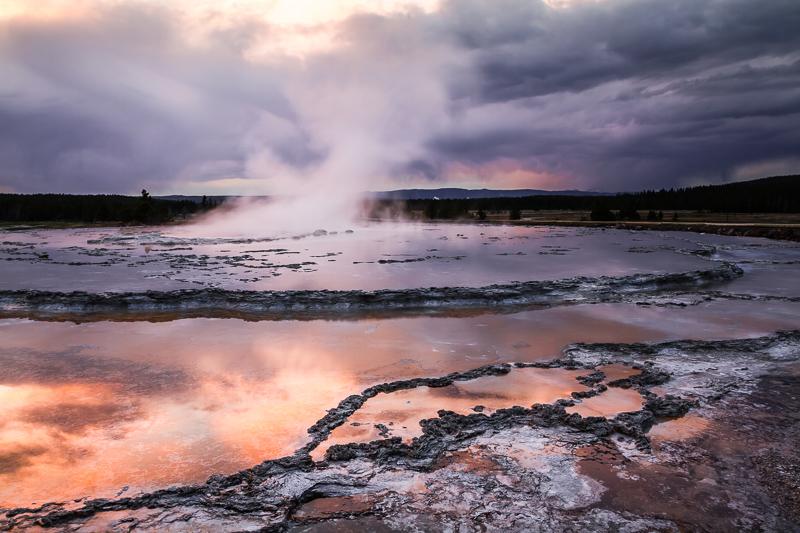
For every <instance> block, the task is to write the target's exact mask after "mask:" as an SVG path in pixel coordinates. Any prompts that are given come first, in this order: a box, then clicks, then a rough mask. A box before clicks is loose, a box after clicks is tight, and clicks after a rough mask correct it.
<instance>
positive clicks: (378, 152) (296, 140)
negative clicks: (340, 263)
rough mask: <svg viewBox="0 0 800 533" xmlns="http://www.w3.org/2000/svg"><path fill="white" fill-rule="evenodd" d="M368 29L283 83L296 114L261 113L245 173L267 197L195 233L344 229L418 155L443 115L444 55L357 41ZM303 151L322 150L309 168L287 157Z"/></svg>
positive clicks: (241, 204) (248, 145) (408, 44)
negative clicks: (370, 195)
mask: <svg viewBox="0 0 800 533" xmlns="http://www.w3.org/2000/svg"><path fill="white" fill-rule="evenodd" d="M368 31H369V30H368V29H365V28H359V27H354V28H350V32H349V33H348V35H350V36H351V38H353V39H358V40H359V43H358V46H344V47H343V48H342V49H339V50H337V51H336V52H332V53H330V54H326V55H324V56H315V57H314V58H312V59H309V60H308V61H307V62H306V64H305V65H304V67H303V68H302V69H296V70H294V71H293V72H292V75H291V76H288V77H287V79H285V80H284V85H283V87H282V91H283V94H284V95H285V97H286V99H287V100H288V101H289V103H290V104H291V109H292V113H293V114H292V116H291V117H290V118H285V117H276V116H274V115H271V114H269V113H263V114H262V116H261V119H260V120H259V122H258V124H257V126H256V127H254V128H253V129H252V130H251V131H250V132H249V133H248V135H247V139H246V140H245V142H244V143H243V146H244V150H245V151H246V152H247V153H248V158H247V165H246V173H247V175H248V177H249V178H254V179H257V180H262V181H263V182H264V183H265V184H267V191H266V194H267V195H269V196H270V200H269V201H255V200H241V201H238V202H237V203H236V204H235V205H234V207H235V208H234V209H232V210H221V211H220V212H219V213H217V214H212V215H211V216H210V217H208V218H207V219H205V220H203V221H201V222H200V223H199V224H198V225H197V227H196V229H197V230H198V231H201V232H203V233H207V234H214V235H217V236H231V235H246V236H250V237H256V236H258V237H268V236H271V235H279V234H287V233H288V234H297V233H304V232H309V231H314V230H316V229H326V230H340V229H342V228H343V227H345V226H350V225H352V224H353V223H354V222H355V220H356V218H358V213H359V208H360V207H362V206H363V201H364V192H365V191H368V190H374V189H375V188H376V185H377V186H379V187H380V186H381V185H384V186H385V185H386V184H388V180H390V179H392V178H393V177H396V176H397V174H398V169H402V168H405V167H406V166H407V164H408V163H409V162H410V161H413V160H415V159H417V158H419V157H420V156H421V154H423V153H424V147H423V145H422V143H423V140H424V139H426V138H430V135H431V133H432V132H435V131H436V130H437V128H440V127H442V125H443V124H444V123H445V122H446V120H447V116H448V114H447V101H448V99H447V92H446V85H447V84H446V79H445V78H446V76H445V75H444V72H445V70H446V68H445V67H446V66H447V63H448V61H449V58H450V57H451V56H450V54H449V51H448V49H447V48H446V47H444V46H442V47H431V46H423V45H415V44H414V42H415V41H414V39H411V38H409V36H408V35H407V34H405V33H403V34H401V36H402V39H403V40H402V42H400V41H398V42H394V41H392V40H391V39H388V40H386V39H384V40H378V39H375V36H374V35H362V33H363V32H368ZM384 37H385V34H384ZM419 42H423V40H422V39H420V40H419ZM351 44H352V43H351ZM301 147H303V149H305V150H306V151H313V152H314V153H315V154H318V157H317V158H316V160H315V161H314V162H313V163H311V164H303V165H297V164H292V162H291V161H290V160H288V159H287V157H286V156H285V154H286V153H287V152H288V153H292V151H293V150H295V151H297V150H299V149H300V148H301Z"/></svg>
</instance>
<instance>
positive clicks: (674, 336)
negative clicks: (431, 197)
mask: <svg viewBox="0 0 800 533" xmlns="http://www.w3.org/2000/svg"><path fill="white" fill-rule="evenodd" d="M185 231H186V230H183V229H180V228H179V229H176V228H164V229H160V230H157V231H143V230H139V229H133V230H119V229H108V230H96V229H92V230H63V231H61V230H58V231H57V230H20V231H9V232H3V233H2V235H1V236H0V241H2V242H3V244H2V250H1V251H0V259H2V260H0V273H2V274H3V276H0V293H2V295H1V296H2V298H0V300H1V301H0V304H1V305H0V312H2V313H3V315H4V316H6V317H16V318H5V319H2V320H0V336H1V337H2V341H3V342H2V345H0V402H2V405H3V406H4V410H3V411H2V413H0V507H5V508H7V511H6V512H5V513H4V514H0V527H3V526H5V527H9V528H27V527H29V526H32V525H34V524H38V525H40V526H41V525H44V526H47V525H51V526H53V527H68V528H78V529H80V528H86V529H87V530H90V529H92V528H94V529H97V530H106V529H112V530H114V529H120V530H121V529H127V528H129V527H130V526H131V525H134V526H138V527H139V528H141V529H145V530H147V529H150V530H164V529H167V530H192V529H197V528H203V527H205V528H208V529H214V530H218V529H222V530H242V529H258V528H265V527H267V528H270V527H274V528H286V527H294V526H296V527H301V528H313V527H315V524H316V525H317V526H319V527H323V528H325V527H333V526H335V525H336V524H339V522H341V520H342V519H343V517H347V516H356V517H358V518H357V519H356V520H355V521H354V522H351V525H352V526H353V527H355V528H356V529H359V528H368V529H375V528H379V527H384V528H390V529H398V530H406V529H408V528H415V527H416V528H418V529H430V528H432V527H434V525H436V524H439V525H441V524H446V525H448V526H449V527H454V528H457V527H464V528H467V529H478V528H481V527H489V528H492V527H494V528H501V529H504V530H529V529H531V528H532V527H533V528H535V527H539V528H544V529H550V530H558V529H559V528H561V529H570V528H572V529H587V528H588V529H598V528H599V529H608V528H613V527H626V528H628V529H630V530H633V531H637V530H653V529H660V530H670V529H674V528H679V527H683V528H687V527H688V528H689V529H693V528H703V527H711V526H713V525H714V524H726V526H725V527H731V528H732V527H744V528H755V527H761V528H766V529H783V530H787V529H791V528H793V527H796V525H797V515H796V514H793V513H795V512H796V510H797V502H798V501H800V499H798V497H797V495H798V494H800V493H798V492H797V491H798V487H797V486H796V485H792V476H791V475H789V474H786V473H787V472H788V473H791V472H793V471H795V470H792V469H793V468H796V467H797V465H800V462H798V458H797V457H796V453H795V451H796V450H795V451H793V450H794V448H793V447H792V446H791V445H790V444H789V443H791V442H794V441H793V440H792V439H795V438H796V437H797V436H798V434H800V432H799V431H798V421H797V420H796V413H797V412H798V408H800V405H797V395H796V394H794V393H793V392H792V391H794V392H796V391H797V383H798V381H797V375H798V372H799V370H798V368H799V367H798V366H797V365H798V362H797V361H798V359H799V358H800V349H798V334H797V333H788V334H782V335H776V334H775V332H776V331H779V330H797V329H800V318H798V317H800V281H799V280H800V276H798V269H800V267H798V265H799V264H800V247H798V246H797V245H795V244H791V243H784V242H779V241H766V240H763V239H740V238H730V237H717V236H705V235H695V234H688V233H669V234H664V235H661V234H658V233H633V232H627V231H616V230H605V231H603V230H591V229H561V228H558V229H547V228H535V229H534V228H520V227H513V228H511V227H502V226H464V225H431V226H425V225H421V226H409V227H405V226H389V225H386V226H375V227H366V228H358V227H354V228H353V233H344V232H340V233H338V234H335V235H331V234H329V233H328V234H322V233H321V232H320V233H318V234H317V235H313V234H312V235H308V236H303V237H301V238H297V239H293V238H291V237H289V238H285V239H281V240H280V241H274V242H259V243H253V242H241V241H238V242H237V241H231V240H227V241H218V240H214V239H208V238H203V239H199V238H198V237H196V236H186V235H184V236H183V237H180V238H177V237H176V236H175V235H172V236H170V235H169V233H170V232H172V233H176V232H185ZM481 234H483V235H481ZM443 237H446V239H445V238H443ZM89 241H92V242H89ZM167 248H170V249H167ZM182 248H191V250H187V249H182ZM247 250H251V251H249V252H248V251H247ZM252 250H262V251H260V252H253V251H252ZM265 250H270V251H265ZM289 252H298V253H289ZM339 252H341V253H339ZM247 254H249V256H248V257H243V256H245V255H247ZM257 254H258V255H257ZM326 254H327V255H326ZM298 256H299V257H298ZM312 256H323V257H312ZM284 257H297V259H291V261H292V262H295V261H297V262H298V264H299V263H302V262H306V261H308V262H311V261H313V262H315V263H316V264H315V265H300V266H286V265H285V264H284V265H283V266H276V265H278V261H283V259H282V258H284ZM456 257H460V258H459V259H456ZM363 261H373V262H363ZM381 261H382V262H381ZM89 263H94V264H89ZM265 263H266V264H265ZM287 264H289V263H287ZM254 265H259V266H258V267H256V266H254ZM262 267H263V268H262ZM275 273H278V274H280V275H277V276H275V275H274V274H275ZM250 275H252V276H253V278H247V277H245V276H250ZM581 276H583V277H581ZM601 276H606V277H605V278H602V277H601ZM254 278H257V279H254ZM512 282H519V283H516V284H514V283H512ZM497 284H506V288H505V289H503V290H499V289H497V288H496V287H495V288H494V289H487V288H486V286H490V285H497ZM525 284H528V285H525ZM428 286H438V287H464V288H465V289H464V291H468V292H464V291H462V292H459V293H458V294H460V295H461V296H460V297H465V296H464V295H465V294H466V295H468V296H469V297H470V298H472V299H471V300H469V299H465V300H464V301H462V302H461V303H460V304H459V305H452V304H453V302H452V301H451V298H449V297H450V296H452V295H453V294H454V293H453V292H452V291H445V290H438V293H437V292H436V291H433V292H431V291H429V290H427V289H422V290H420V287H423V288H424V287H428ZM509 286H510V288H509ZM189 288H193V290H192V291H187V290H186V289H189ZM336 289H348V290H349V291H351V292H348V293H347V294H349V295H350V296H348V297H351V298H352V299H353V300H352V302H355V303H353V304H351V307H350V308H349V309H350V312H348V313H342V311H341V307H336V305H339V304H340V303H341V302H339V303H338V304H337V300H340V299H341V298H342V296H343V293H341V292H333V291H334V290H336ZM377 289H395V293H392V294H395V295H396V294H399V295H401V296H402V298H403V299H404V300H403V301H406V302H409V301H410V302H412V303H413V304H414V305H415V306H416V307H413V306H411V307H408V306H407V307H402V306H397V305H396V304H397V302H398V301H399V300H398V299H397V297H396V296H392V298H394V300H392V299H387V298H383V297H382V298H375V297H374V296H369V295H368V294H367V292H368V291H374V290H377ZM175 290H178V291H183V292H180V293H175V292H172V291H175ZM256 290H258V291H260V290H268V291H276V292H275V294H277V296H274V295H273V296H272V297H271V298H273V300H269V301H267V300H264V299H263V298H262V299H261V300H259V299H258V298H256V299H255V300H253V299H246V303H247V305H248V306H249V309H250V313H251V314H249V315H247V314H246V313H245V314H244V315H245V316H244V317H245V318H249V319H251V320H250V321H245V320H240V319H233V318H227V319H223V318H212V317H219V316H227V315H225V314H224V313H221V312H220V308H219V307H217V308H215V307H213V306H209V305H207V304H205V307H204V306H195V307H191V306H192V305H193V303H196V302H197V301H198V300H201V299H203V298H209V295H213V294H222V295H223V296H224V297H223V298H221V299H218V300H217V301H216V303H214V305H218V306H219V305H222V304H225V302H229V301H230V298H233V299H235V298H236V297H237V296H236V295H237V294H238V295H241V294H243V293H241V292H240V291H256ZM295 290H314V291H315V292H314V299H313V300H308V299H306V300H302V299H298V298H296V297H294V296H292V294H294V293H293V291H295ZM459 290H460V289H459ZM75 291H81V292H80V293H75ZM109 291H110V293H111V294H110V295H109V294H103V293H108V292H109ZM146 291H156V292H155V293H153V294H154V295H155V296H153V297H152V298H151V299H150V300H147V302H146V304H147V305H143V304H140V303H137V302H141V301H142V300H141V298H143V296H142V295H143V294H144V293H145V292H146ZM213 291H217V292H216V293H214V292H213ZM514 291H517V292H514ZM525 291H527V292H525ZM122 293H126V294H127V295H126V296H125V297H124V298H126V299H123V298H122V297H121V294H122ZM253 294H259V293H257V292H254V293H253ZM436 294H439V296H436ZM520 294H523V295H525V298H527V299H524V298H522V297H521V296H520ZM177 295H181V296H180V298H178V296H177ZM97 298H101V300H102V302H105V303H103V304H102V305H105V307H103V308H102V312H98V311H97V307H98V306H100V304H98V303H97V302H98V301H99V300H97ZM181 298H183V299H181ZM274 298H283V299H284V300H283V301H284V302H285V301H287V300H286V299H288V301H289V302H290V303H291V305H290V306H285V307H283V308H276V310H275V311H273V312H271V313H269V314H265V315H261V316H260V315H259V314H258V313H257V312H256V311H257V309H256V311H254V310H253V309H255V308H257V307H258V306H259V305H265V302H267V303H269V302H274ZM370 298H372V299H370ZM436 298H438V300H437V299H436ZM365 299H366V300H367V301H369V302H370V306H364V305H363V302H364V301H365ZM153 301H157V302H160V303H159V305H163V306H164V307H163V308H160V309H156V311H158V312H154V307H153V303H152V302H153ZM309 301H310V302H312V303H313V305H316V306H318V307H317V309H316V311H315V313H317V315H315V314H314V313H310V314H308V313H307V314H306V315H303V316H300V318H303V319H304V320H302V321H298V320H275V319H280V318H287V317H288V318H293V317H296V316H297V315H298V314H300V315H302V314H303V311H304V308H303V305H304V303H303V302H305V303H306V304H308V302H309ZM431 301H435V303H436V306H435V309H436V310H437V316H429V314H430V312H431V311H432V309H433V308H432V307H429V306H428V307H426V305H428V304H425V305H423V304H421V303H420V302H423V303H424V302H431ZM109 302H110V303H109ZM220 302H222V304H220ZM387 302H388V303H390V304H391V305H384V304H387ZM414 302H415V303H414ZM464 302H466V303H464ZM520 303H521V304H522V305H520ZM356 304H358V305H356ZM564 304H570V305H564ZM137 305H141V309H139V310H138V311H137V307H136V306H137ZM226 305H227V304H226ZM269 305H272V304H271V303H270V304H269ZM359 305H361V307H359ZM382 305H384V307H385V308H382V307H381V306H382ZM93 306H94V307H93ZM148 306H150V307H148ZM542 307H545V308H542ZM148 309H149V311H148ZM409 310H411V311H413V313H412V315H413V316H406V315H400V313H401V312H404V311H409ZM307 311H308V309H306V312H307ZM228 312H229V313H230V310H229V311H228ZM148 313H149V314H148ZM185 315H188V316H193V317H196V318H190V319H180V318H181V316H185ZM376 315H379V316H380V317H381V318H375V316H376ZM230 316H236V313H230ZM320 316H322V317H324V318H326V319H327V320H320V319H318V318H319V317H320ZM265 317H268V318H270V320H260V321H253V320H252V319H254V318H265ZM30 318H43V319H46V320H47V321H39V320H31V319H30ZM137 318H144V319H147V320H158V322H150V321H136V319H137ZM330 319H338V320H330ZM680 339H689V340H687V341H685V342H672V343H671V344H662V345H658V344H655V345H654V344H652V343H664V342H670V341H676V340H680ZM706 341H707V342H706ZM575 343H600V344H592V345H578V344H575ZM631 343H649V344H644V345H639V344H631ZM487 365H489V366H487ZM531 365H533V366H532V367H531ZM476 369H477V370H476ZM452 373H456V374H452ZM793 394H794V395H793ZM534 403H536V404H545V405H543V406H542V405H540V406H538V407H533V408H532V407H531V406H532V405H533V404H534ZM515 405H516V406H519V407H518V408H516V409H510V410H509V408H511V407H513V406H515ZM579 415H580V416H579ZM592 417H594V418H592ZM376 440H377V442H375V441H376ZM738 441H742V442H746V443H747V446H744V445H742V446H738V445H734V444H731V443H732V442H738ZM293 454H294V455H293ZM307 454H310V455H307ZM286 456H292V458H291V459H284V460H282V461H278V462H269V461H270V460H276V459H279V458H281V457H286ZM312 459H313V460H315V461H317V463H316V464H315V463H312V462H311V461H312ZM262 461H268V462H266V463H263V464H262V465H261V466H259V467H256V468H251V467H253V466H254V465H258V464H259V463H262ZM209 476H215V477H213V478H212V480H211V481H210V482H209V483H208V484H204V483H203V482H204V481H205V480H206V479H207V478H208V477H209ZM787 476H788V477H787ZM186 484H197V485H192V486H188V487H187V485H186ZM170 486H176V487H178V488H175V489H172V490H168V491H166V492H163V491H162V492H155V493H153V492H150V491H158V490H159V489H163V488H164V487H170ZM654 490H657V491H658V492H659V494H664V495H666V496H664V497H661V498H659V499H658V501H657V502H656V501H655V500H654V499H653V498H650V497H645V496H643V495H647V494H652V493H653V491H654ZM98 497H101V498H110V499H111V500H110V501H96V500H92V498H98ZM87 498H88V499H87ZM76 499H80V500H79V501H74V500H76ZM47 502H68V503H64V504H48V505H44V507H41V508H39V506H41V505H43V504H46V503H47ZM17 507H27V508H29V509H28V510H20V509H18V510H12V509H13V508H17ZM340 525H341V524H340ZM337 527H338V526H337ZM436 527H440V526H436Z"/></svg>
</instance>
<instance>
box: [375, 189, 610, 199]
mask: <svg viewBox="0 0 800 533" xmlns="http://www.w3.org/2000/svg"><path fill="white" fill-rule="evenodd" d="M610 194H613V193H602V192H588V191H577V190H566V191H545V190H542V189H460V188H457V187H444V188H440V189H398V190H394V191H377V192H371V193H369V195H370V196H372V197H373V198H377V199H379V200H433V199H439V200H468V199H477V198H524V197H526V196H608V195H610Z"/></svg>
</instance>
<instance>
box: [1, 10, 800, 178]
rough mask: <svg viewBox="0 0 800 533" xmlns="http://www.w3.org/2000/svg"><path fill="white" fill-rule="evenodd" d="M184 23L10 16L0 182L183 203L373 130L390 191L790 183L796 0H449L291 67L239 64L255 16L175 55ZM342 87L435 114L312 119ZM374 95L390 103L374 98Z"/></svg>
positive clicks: (150, 18)
mask: <svg viewBox="0 0 800 533" xmlns="http://www.w3.org/2000/svg"><path fill="white" fill-rule="evenodd" d="M180 24H181V22H180V18H179V17H178V16H177V15H176V14H175V13H174V12H172V11H169V10H167V9H155V8H143V7H141V6H139V5H138V4H134V3H131V4H130V5H128V6H127V7H117V8H114V9H111V10H107V11H105V12H101V13H100V14H99V15H98V16H96V17H95V18H93V19H91V20H89V21H77V22H75V21H73V22H49V23H41V22H39V23H34V22H30V21H28V22H26V21H11V22H9V23H7V24H6V27H5V28H3V29H2V33H0V59H2V61H3V63H4V65H5V66H0V187H2V186H5V187H6V188H11V189H14V190H21V191H43V190H52V189H54V190H65V191H76V192H77V191H97V192H99V191H123V192H132V191H135V190H137V189H138V188H140V187H141V186H147V187H151V188H154V189H156V190H174V189H175V188H180V187H181V186H184V185H185V184H186V183H198V182H203V181H204V180H211V179H218V178H224V177H231V176H244V177H247V174H248V172H250V171H251V170H252V168H253V165H252V159H253V156H254V153H257V152H259V151H269V153H270V154H271V157H272V158H273V159H275V160H277V161H279V163H280V164H282V165H285V166H286V167H287V168H294V169H299V170H300V171H302V170H304V169H310V168H314V167H315V166H316V165H319V164H321V163H322V162H324V161H325V160H326V159H327V158H328V157H330V156H331V154H336V153H337V150H336V146H335V145H336V142H337V139H338V138H347V137H356V138H359V139H360V138H361V137H364V134H365V132H364V131H361V130H363V129H365V128H369V130H370V131H369V132H367V133H369V134H370V135H374V138H376V139H380V140H382V143H379V144H384V145H386V148H385V150H386V151H387V152H390V151H393V153H392V156H393V157H377V158H375V160H376V161H381V162H383V161H386V163H385V166H386V169H385V171H386V173H389V174H391V175H393V176H394V177H395V178H396V179H398V181H399V184H402V183H403V180H404V179H405V180H408V179H409V177H411V178H413V179H416V180H427V181H429V182H432V181H436V180H440V181H441V180H445V179H446V178H447V173H448V168H450V167H451V166H452V165H453V164H459V165H469V166H474V167H475V168H487V166H488V167H491V165H492V164H493V163H495V162H498V161H509V160H510V161H514V162H517V163H518V164H519V166H521V167H522V168H527V169H530V170H532V171H536V172H542V173H548V174H551V175H560V176H563V179H564V186H565V188H566V187H572V186H580V187H585V188H593V189H599V190H630V189H637V188H641V187H658V186H672V185H679V184H683V183H689V182H696V181H716V180H722V179H728V178H730V177H746V176H745V175H746V174H747V173H748V172H752V171H748V170H747V169H750V168H761V167H759V165H767V166H769V165H772V167H769V168H781V169H786V170H787V171H792V170H794V171H798V170H800V169H798V168H794V167H793V165H796V164H798V163H797V161H798V160H797V157H798V154H799V153H800V149H799V148H800V134H798V128H797V127H796V126H797V123H798V122H800V113H799V112H800V32H798V31H797V28H798V27H800V2H797V1H796V0H768V1H762V2H754V1H752V0H671V1H668V2H666V1H663V0H636V1H634V0H629V1H619V0H608V1H600V2H578V3H575V4H574V5H572V7H568V8H564V9H554V8H551V7H549V6H548V5H547V4H545V3H544V2H537V1H531V0H525V1H523V0H451V1H449V2H445V3H444V4H443V5H442V6H441V9H439V10H438V11H435V12H431V13H422V12H413V13H410V14H402V15H399V14H398V15H385V16H379V15H357V16H353V17H352V18H350V19H348V20H346V21H345V22H343V23H342V24H341V25H340V27H339V29H338V38H339V39H340V41H341V42H342V43H345V46H343V47H341V48H334V49H332V50H329V51H325V52H320V53H318V54H313V55H312V56H310V57H307V58H306V60H305V61H303V62H302V64H300V63H299V62H298V61H296V60H291V59H289V58H287V57H278V56H275V57H273V58H271V59H270V60H264V61H253V60H250V59H247V58H246V57H247V54H246V53H245V52H246V51H247V50H248V49H249V48H250V47H251V46H253V43H255V42H258V41H259V39H263V38H264V36H267V37H269V35H270V32H271V31H273V29H272V28H270V27H269V26H268V25H266V24H264V23H263V22H260V21H254V20H246V19H243V20H238V21H237V22H236V23H235V24H230V25H228V26H225V27H223V28H221V29H217V30H215V31H214V32H212V34H211V35H210V38H209V40H208V41H207V42H205V43H204V44H203V45H189V44H187V43H186V42H185V39H184V38H183V37H182V36H181V32H180V31H179V30H180ZM421 50H422V51H423V52H420V51H421ZM424 50H430V53H429V54H426V53H424ZM431 77H433V78H435V80H433V81H434V82H435V83H432V80H431V79H430V78H431ZM337 80H341V82H342V85H341V86H342V87H345V89H342V91H343V92H349V93H352V92H353V91H357V89H358V84H359V83H363V84H366V85H369V84H373V83H375V80H379V81H380V82H381V83H384V85H383V86H378V88H379V89H380V90H377V91H375V90H374V89H375V87H372V86H371V87H372V89H373V92H372V93H366V94H367V96H366V97H365V98H364V102H365V109H367V110H368V111H365V113H368V112H371V111H372V110H373V109H380V110H385V108H387V107H388V108H390V109H396V110H397V109H399V110H403V112H402V113H401V115H402V116H408V115H413V114H414V113H415V112H416V113H418V114H419V115H420V116H423V118H424V117H428V119H427V122H425V121H423V122H421V123H420V124H417V123H412V124H411V125H412V126H413V127H409V128H405V127H402V126H398V123H397V120H396V118H397V115H396V114H391V113H385V112H384V115H385V117H386V118H385V119H377V120H362V119H359V120H354V121H353V123H352V124H350V121H348V120H342V118H341V116H340V115H333V117H334V119H331V120H333V121H334V122H335V128H334V127H332V126H331V124H328V123H326V122H325V120H324V117H326V116H327V115H326V113H325V111H326V109H325V106H329V107H336V106H337V105H338V101H337V100H335V99H334V100H331V95H332V94H333V93H335V92H336V89H337V87H338V86H339V85H337ZM426 84H427V85H426ZM436 84H440V85H441V87H442V88H443V94H444V95H445V97H444V98H443V99H441V98H439V97H438V96H437V93H436V91H435V90H433V89H435V87H436ZM420 88H422V89H420ZM417 89H419V90H417ZM314 90H317V91H319V94H318V96H319V98H313V97H312V98H308V97H306V98H305V99H298V98H296V93H297V92H298V91H299V92H304V91H305V92H310V93H312V95H313V93H314ZM415 91H416V92H415ZM375 92H377V93H379V94H382V95H383V98H384V99H385V100H386V102H384V104H383V105H382V106H379V107H377V108H376V107H374V106H373V107H369V105H370V104H374V102H373V101H372V98H373V97H374V93H375ZM355 100H356V101H358V98H357V97H356V98H355ZM344 102H345V103H346V104H348V105H352V102H350V101H349V100H345V101H344ZM406 107H408V108H409V109H408V111H406V110H405V109H406ZM356 111H358V109H356ZM384 115H380V116H384ZM320 117H323V119H321V118H320ZM348 128H349V129H348ZM321 132H324V133H321ZM398 146H399V147H401V148H402V149H400V148H398ZM347 152H349V150H348V151H347ZM398 153H399V154H402V155H397V154H398ZM495 183H496V182H495ZM531 185H532V186H535V185H536V184H535V183H532V184H531ZM363 188H364V189H369V188H372V187H371V186H370V184H369V183H365V184H364V186H363Z"/></svg>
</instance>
